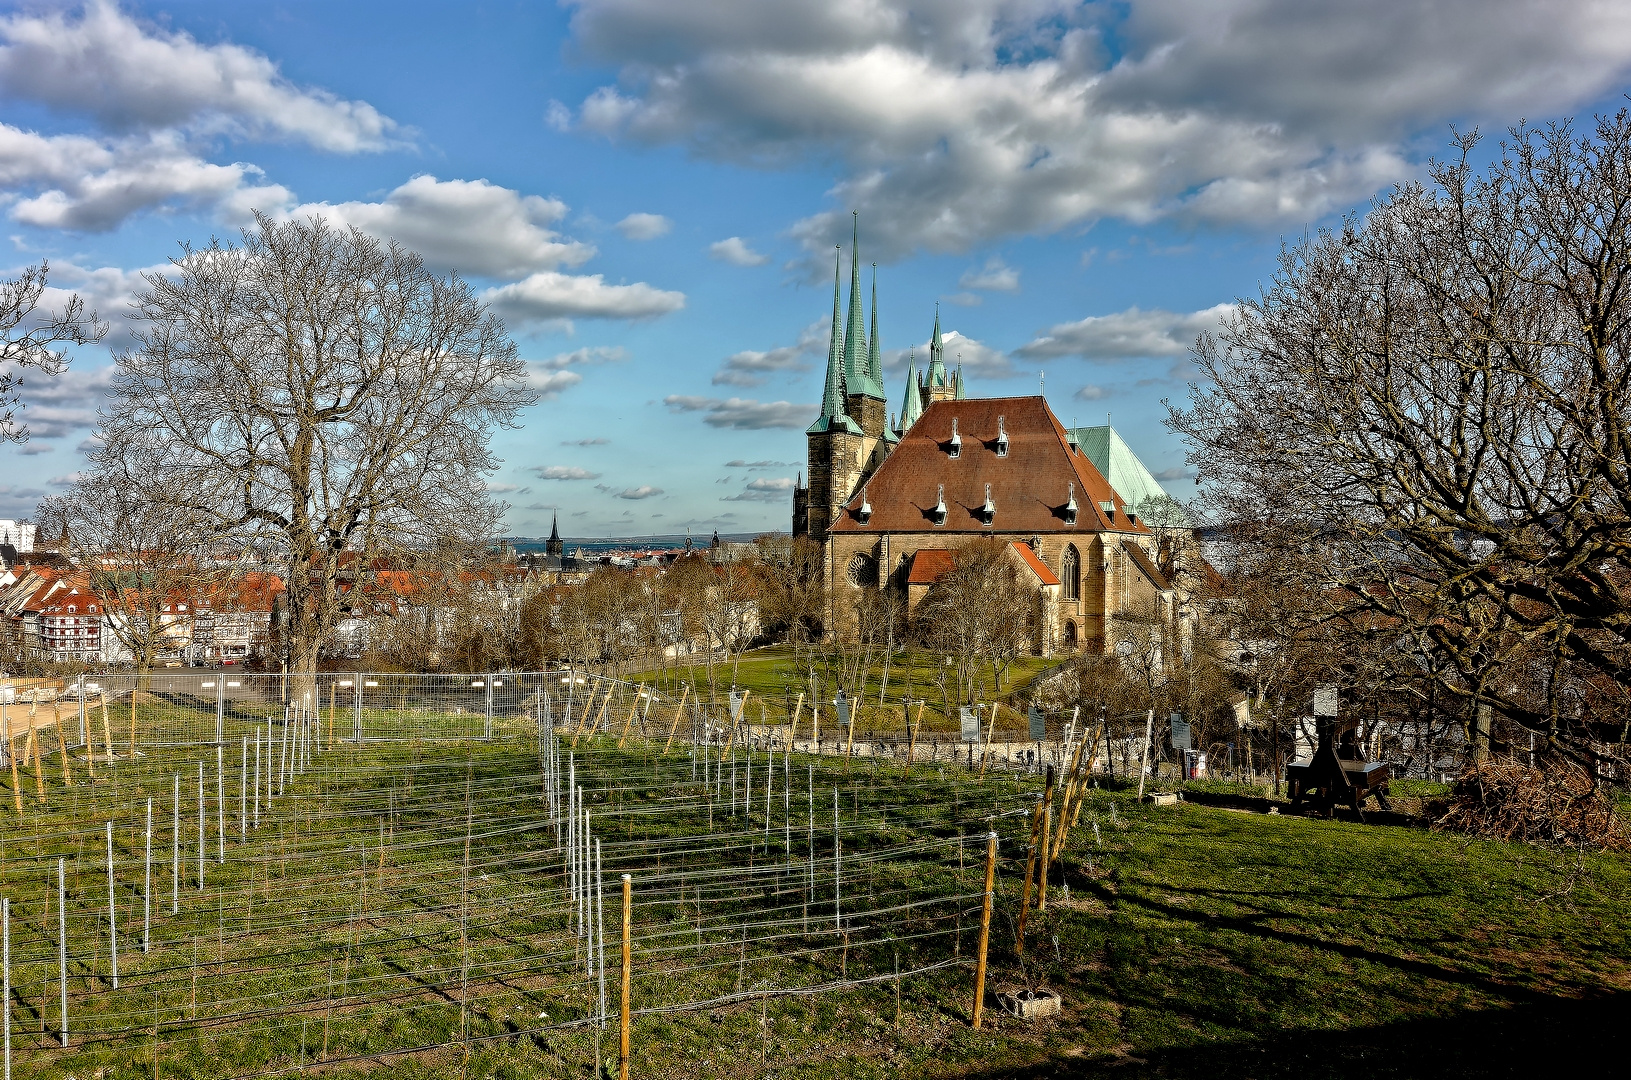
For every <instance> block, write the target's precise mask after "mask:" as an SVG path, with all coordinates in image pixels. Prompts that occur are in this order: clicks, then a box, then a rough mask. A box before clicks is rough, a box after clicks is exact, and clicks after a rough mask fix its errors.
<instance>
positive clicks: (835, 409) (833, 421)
mask: <svg viewBox="0 0 1631 1080" xmlns="http://www.w3.org/2000/svg"><path fill="white" fill-rule="evenodd" d="M842 251H843V249H842V248H836V249H834V254H833V261H832V337H831V338H830V339H829V340H828V342H827V385H826V389H825V390H823V392H822V394H821V416H820V418H819V419H817V420H816V422H815V423H813V424H811V425H810V426H809V427H808V428H806V429H805V430H806V431H807V432H810V433H815V432H820V431H832V430H835V429H842V430H844V431H852V432H856V433H857V434H858V433H859V432H860V430H861V429H860V428H859V427H858V426H857V425H856V423H855V421H854V420H851V419H850V418H849V414H848V413H846V412H845V411H844V369H843V365H842V362H843V345H842V344H841V342H842V341H843V327H842V326H841V325H840V323H839V321H838V319H839V311H840V309H839V306H838V304H839V293H838V269H839V266H840V262H839V260H840V259H841V258H842V255H841V253H842Z"/></svg>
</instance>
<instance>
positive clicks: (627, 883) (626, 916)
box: [617, 874, 634, 1080]
mask: <svg viewBox="0 0 1631 1080" xmlns="http://www.w3.org/2000/svg"><path fill="white" fill-rule="evenodd" d="M633 907H634V882H633V879H632V878H631V877H630V876H629V875H628V874H624V875H623V990H622V995H621V1001H620V1003H619V1005H618V1013H619V1016H618V1022H617V1024H618V1031H617V1077H618V1080H629V955H630V951H631V950H630V948H629V946H630V941H629V934H630V924H631V918H630V916H631V912H632V909H633Z"/></svg>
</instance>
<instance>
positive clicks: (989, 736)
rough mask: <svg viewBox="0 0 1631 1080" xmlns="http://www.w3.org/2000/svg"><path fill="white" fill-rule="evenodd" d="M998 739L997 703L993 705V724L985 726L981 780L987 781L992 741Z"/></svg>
mask: <svg viewBox="0 0 1631 1080" xmlns="http://www.w3.org/2000/svg"><path fill="white" fill-rule="evenodd" d="M996 737H997V703H996V702H995V701H993V702H992V703H991V723H989V724H987V725H986V726H985V752H984V753H983V754H981V755H980V779H981V780H984V779H985V763H986V762H987V761H990V760H991V741H992V740H993V739H995V738H996Z"/></svg>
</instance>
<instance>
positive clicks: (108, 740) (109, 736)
mask: <svg viewBox="0 0 1631 1080" xmlns="http://www.w3.org/2000/svg"><path fill="white" fill-rule="evenodd" d="M130 697H131V700H132V701H134V700H135V699H136V692H135V691H134V690H132V691H131V694H130ZM102 745H103V746H105V747H107V749H108V768H110V769H111V768H112V767H113V729H112V728H111V727H109V726H108V699H107V698H103V699H102Z"/></svg>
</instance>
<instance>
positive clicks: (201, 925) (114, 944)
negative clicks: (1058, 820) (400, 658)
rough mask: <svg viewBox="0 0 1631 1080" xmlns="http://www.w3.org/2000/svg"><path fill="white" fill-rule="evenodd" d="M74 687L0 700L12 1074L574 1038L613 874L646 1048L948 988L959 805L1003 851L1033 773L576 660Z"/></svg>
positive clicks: (576, 1041) (960, 954)
mask: <svg viewBox="0 0 1631 1080" xmlns="http://www.w3.org/2000/svg"><path fill="white" fill-rule="evenodd" d="M580 680H581V681H580ZM92 682H96V683H99V684H100V685H97V686H95V687H94V688H93V687H92V685H91V683H92ZM211 682H214V683H215V684H216V685H213V686H210V685H205V684H206V683H211ZM233 682H236V683H238V685H236V686H232V685H227V684H229V683H233ZM302 683H303V685H302ZM74 690H75V692H73V693H71V694H69V695H68V696H67V699H66V700H67V704H68V705H69V708H67V709H66V710H63V709H60V708H59V709H56V710H54V715H53V716H52V719H51V721H50V722H49V723H48V722H47V721H45V719H44V717H43V714H44V712H45V711H46V704H45V703H44V702H26V701H25V702H18V701H13V702H11V703H9V704H8V705H7V706H6V712H7V713H8V714H10V715H11V717H12V723H13V724H15V726H13V727H10V728H8V731H7V735H8V743H10V742H13V741H15V743H16V744H17V745H16V748H15V750H14V753H13V754H12V755H11V756H10V758H9V761H8V768H7V770H5V771H3V772H0V788H8V789H9V790H5V792H4V795H3V796H0V813H5V814H6V815H7V816H8V817H11V818H13V821H12V822H10V823H8V824H7V827H6V833H5V843H4V846H3V848H0V895H3V896H5V897H6V898H7V899H8V901H9V903H8V905H7V907H8V911H7V913H6V917H7V922H8V926H7V934H6V936H7V940H6V943H5V944H6V949H5V960H4V963H3V965H0V966H3V967H4V969H5V977H6V980H7V986H8V987H9V988H10V991H11V992H10V994H9V995H8V996H7V998H6V1024H5V1029H6V1035H7V1040H8V1050H7V1057H8V1063H9V1066H10V1067H11V1068H13V1069H14V1070H15V1071H14V1072H12V1073H10V1074H9V1075H16V1076H20V1077H22V1076H56V1075H64V1074H65V1073H66V1072H73V1073H74V1074H75V1075H82V1074H88V1073H89V1072H91V1071H93V1070H94V1069H95V1068H97V1067H98V1066H99V1065H104V1064H111V1063H120V1064H129V1065H135V1064H137V1063H141V1064H142V1065H143V1067H144V1069H145V1067H146V1066H149V1065H150V1067H151V1069H152V1071H153V1073H154V1074H155V1075H188V1074H189V1072H191V1073H192V1074H196V1075H212V1076H227V1075H233V1076H245V1077H248V1076H273V1075H280V1074H282V1073H286V1072H291V1071H295V1070H298V1069H302V1068H306V1067H310V1066H313V1065H316V1064H319V1063H329V1064H339V1063H342V1062H358V1061H378V1062H388V1061H390V1060H392V1059H393V1058H399V1057H402V1056H404V1055H415V1056H418V1057H420V1058H424V1059H427V1060H428V1061H430V1062H432V1063H433V1064H434V1063H436V1062H442V1061H444V1059H445V1061H448V1062H451V1061H455V1060H459V1061H463V1062H464V1063H465V1064H466V1065H467V1066H468V1065H469V1064H470V1063H471V1061H472V1058H473V1057H474V1058H479V1057H481V1055H483V1054H488V1055H495V1054H496V1055H503V1056H504V1057H505V1059H506V1060H519V1059H529V1058H534V1057H536V1058H538V1059H539V1060H540V1061H542V1060H544V1059H545V1058H548V1059H549V1060H551V1061H559V1060H560V1059H561V1058H562V1056H563V1055H567V1056H573V1055H576V1056H577V1057H576V1059H577V1060H578V1061H579V1062H580V1063H588V1062H590V1061H591V1060H592V1061H593V1062H594V1065H595V1067H596V1068H598V1067H599V1066H600V1064H601V1063H602V1061H603V1060H604V1058H603V1055H605V1054H607V1053H611V1052H609V1051H607V1050H606V1049H605V1047H604V1046H603V1041H604V1039H605V1038H606V1037H607V1032H608V1028H610V1029H611V1030H612V1032H613V1034H615V1028H616V1011H617V997H618V982H617V980H618V978H619V977H620V975H621V964H620V961H619V959H618V955H617V951H618V950H617V945H616V944H615V943H614V944H613V945H612V946H611V947H608V945H607V936H608V933H610V934H611V936H612V937H613V938H614V939H615V938H616V937H617V936H618V929H617V927H618V920H619V919H620V907H621V894H620V892H619V891H618V889H617V887H616V882H618V880H619V878H620V877H621V875H623V874H628V875H630V877H631V879H632V889H633V896H634V902H633V914H632V920H631V961H630V976H631V1001H632V1011H633V1013H634V1015H635V1018H636V1020H637V1025H636V1036H637V1038H636V1043H637V1049H636V1055H635V1056H636V1060H637V1061H638V1060H640V1058H641V1055H642V1054H644V1055H645V1056H646V1058H647V1059H651V1058H652V1056H653V1055H655V1054H658V1053H660V1050H659V1048H658V1047H657V1045H656V1043H655V1042H654V1043H653V1044H651V1045H645V1044H641V1043H640V1040H639V1038H638V1035H639V1031H640V1030H641V1029H640V1025H641V1024H653V1023H658V1022H660V1018H661V1017H663V1016H667V1015H671V1014H675V1013H683V1012H689V1011H695V1010H699V1009H708V1010H718V1009H729V1008H733V1007H737V1006H740V1005H742V1003H744V1002H749V1001H752V1002H755V1003H757V1007H758V1008H759V1009H761V1010H762V1009H766V1008H768V1004H767V1003H768V1002H771V1001H778V1000H785V999H800V998H807V997H810V996H812V995H815V996H821V995H829V994H835V993H838V992H841V991H842V992H846V993H848V992H857V993H865V992H866V991H867V989H868V988H869V987H872V988H876V987H879V986H884V987H889V986H891V984H892V986H893V989H894V991H895V992H896V993H897V994H898V992H899V987H900V984H901V982H902V980H915V981H917V982H918V983H919V984H921V985H925V986H928V987H931V988H932V989H933V992H934V993H936V994H939V995H944V996H946V997H950V998H954V999H958V1000H965V1001H966V999H967V998H968V995H969V990H968V986H969V974H968V972H967V971H966V970H964V968H965V967H966V966H967V965H968V964H969V963H970V962H971V960H972V954H973V950H974V937H975V931H976V930H977V928H978V922H979V913H980V907H981V904H982V902H983V900H984V896H985V893H984V887H983V872H984V862H985V855H984V852H985V840H984V837H985V834H986V832H987V831H988V830H990V829H991V828H993V827H995V828H998V829H999V830H1001V831H1003V832H1004V833H1005V835H1007V836H1008V838H1009V839H1008V842H1007V843H1006V845H1005V848H1004V854H1005V856H1007V857H1011V856H1013V855H1015V854H1018V853H1021V851H1022V848H1021V842H1020V841H1019V840H1018V839H1017V837H1019V836H1020V835H1022V829H1023V826H1024V819H1025V817H1026V815H1027V814H1029V813H1030V811H1031V809H1032V807H1033V805H1034V800H1035V794H1036V793H1035V790H1034V787H1033V786H1032V785H1031V784H1029V783H1028V782H1027V781H1026V779H1025V778H1024V777H1023V776H1022V775H1019V774H1013V775H1009V776H1005V777H1002V778H1000V779H999V778H997V777H996V776H995V775H993V776H992V777H991V778H989V779H981V777H980V776H979V775H978V774H971V773H969V772H968V771H967V770H966V769H957V768H949V767H948V765H947V763H941V764H922V765H918V766H916V767H915V768H907V769H903V770H901V771H899V772H896V771H893V770H884V771H883V772H882V773H880V770H879V769H878V768H877V766H876V763H872V764H871V767H859V766H857V765H856V763H855V762H854V760H853V759H851V758H842V759H840V758H838V757H834V756H830V755H829V756H820V755H814V754H809V753H807V752H803V751H801V749H800V748H799V746H798V745H796V744H797V740H795V739H789V738H779V739H778V738H776V736H775V733H773V732H770V731H768V730H763V731H757V732H756V731H753V730H752V728H751V726H743V727H741V728H737V727H733V726H731V724H730V722H729V721H730V719H731V718H730V717H729V716H728V715H727V716H725V717H723V718H721V717H719V716H710V715H707V714H705V713H704V712H703V711H701V710H697V709H695V708H694V706H693V705H692V704H690V703H684V702H682V701H675V700H673V699H672V698H665V697H663V696H662V695H658V694H655V693H654V692H652V691H651V690H649V689H647V688H644V687H641V686H639V685H630V684H626V683H617V682H615V681H613V680H600V679H595V678H594V677H592V676H587V675H582V674H577V673H566V672H538V673H528V674H521V675H516V674H504V675H496V674H495V675H482V676H465V677H462V678H452V677H427V676H400V675H382V676H373V675H333V676H330V675H328V674H323V675H320V676H318V677H316V679H315V680H308V681H302V680H291V681H290V682H288V683H285V682H284V681H283V680H281V679H280V678H279V677H278V676H256V675H224V676H223V675H220V674H218V673H217V674H188V675H185V676H180V675H177V676H168V675H167V676H154V677H151V678H150V679H148V680H146V681H145V682H144V681H142V680H138V679H135V678H134V677H131V678H129V679H128V680H123V679H122V680H121V681H115V680H111V679H108V678H107V677H104V678H102V679H100V680H87V683H86V685H85V687H84V694H83V695H81V694H79V693H78V692H77V690H78V687H77V686H76V687H75V688H74ZM131 691H134V693H133V694H132V693H131ZM305 695H310V696H309V698H308V697H306V696H305ZM347 697H349V698H350V701H349V702H347V701H346V698H347ZM132 701H134V708H135V717H136V719H135V723H134V727H133V728H116V727H115V726H114V724H115V718H119V719H124V720H127V721H128V719H129V716H128V713H127V710H128V709H129V708H130V705H131V702H132ZM103 703H106V705H107V710H108V711H107V713H106V717H107V718H106V720H104V719H103V716H104V714H103V713H102V711H101V710H102V705H103ZM31 704H32V705H35V706H36V708H35V711H34V715H33V724H34V726H33V727H32V728H29V729H28V730H29V731H32V732H33V733H34V734H33V736H32V737H30V736H27V735H22V734H19V732H22V731H23V730H24V723H25V722H26V721H27V717H26V715H25V716H23V717H22V720H21V721H19V720H18V719H17V714H26V712H27V710H28V708H29V706H30V705H31ZM53 704H55V705H61V704H62V699H61V698H59V699H58V701H57V702H55V703H53ZM721 721H723V722H721ZM53 724H54V725H55V727H56V729H57V731H58V733H59V735H60V734H63V733H66V734H68V738H67V741H66V743H63V742H62V741H60V739H59V740H58V741H55V742H54V741H52V740H51V739H49V738H45V737H43V733H45V732H46V731H47V728H48V727H49V726H51V725H53ZM131 731H134V739H135V742H134V747H135V749H134V751H132V749H131V745H132V744H131V743H129V742H128V741H125V740H126V739H128V738H129V737H130V732H131ZM121 736H123V737H124V738H121ZM807 748H808V747H807ZM608 881H610V882H612V883H614V884H613V887H612V888H610V889H608V888H607V885H606V883H607V882H608ZM608 928H610V929H608ZM761 1051H763V1048H762V1047H761ZM636 1071H638V1070H636Z"/></svg>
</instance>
